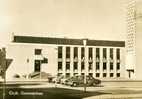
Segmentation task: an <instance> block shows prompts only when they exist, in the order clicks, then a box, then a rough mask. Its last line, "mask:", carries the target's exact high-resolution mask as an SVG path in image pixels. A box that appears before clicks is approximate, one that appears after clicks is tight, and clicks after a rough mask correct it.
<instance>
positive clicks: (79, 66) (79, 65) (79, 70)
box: [78, 47, 81, 75]
mask: <svg viewBox="0 0 142 99" xmlns="http://www.w3.org/2000/svg"><path fill="white" fill-rule="evenodd" d="M78 75H81V47H78Z"/></svg>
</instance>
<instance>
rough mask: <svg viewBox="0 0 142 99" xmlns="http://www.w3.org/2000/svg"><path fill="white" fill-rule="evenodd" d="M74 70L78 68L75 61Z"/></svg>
mask: <svg viewBox="0 0 142 99" xmlns="http://www.w3.org/2000/svg"><path fill="white" fill-rule="evenodd" d="M73 66H74V70H76V69H77V68H78V66H77V62H74V65H73Z"/></svg>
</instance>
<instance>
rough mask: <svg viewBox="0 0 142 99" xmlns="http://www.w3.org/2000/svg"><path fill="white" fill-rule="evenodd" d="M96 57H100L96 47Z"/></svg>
mask: <svg viewBox="0 0 142 99" xmlns="http://www.w3.org/2000/svg"><path fill="white" fill-rule="evenodd" d="M96 58H98V59H99V58H100V49H99V48H96Z"/></svg>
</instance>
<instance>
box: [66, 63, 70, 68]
mask: <svg viewBox="0 0 142 99" xmlns="http://www.w3.org/2000/svg"><path fill="white" fill-rule="evenodd" d="M66 70H70V62H66Z"/></svg>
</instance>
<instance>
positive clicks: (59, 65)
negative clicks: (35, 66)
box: [58, 62, 62, 70]
mask: <svg viewBox="0 0 142 99" xmlns="http://www.w3.org/2000/svg"><path fill="white" fill-rule="evenodd" d="M60 69H61V70H62V62H58V70H60Z"/></svg>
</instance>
